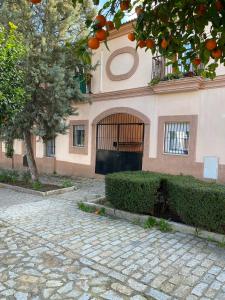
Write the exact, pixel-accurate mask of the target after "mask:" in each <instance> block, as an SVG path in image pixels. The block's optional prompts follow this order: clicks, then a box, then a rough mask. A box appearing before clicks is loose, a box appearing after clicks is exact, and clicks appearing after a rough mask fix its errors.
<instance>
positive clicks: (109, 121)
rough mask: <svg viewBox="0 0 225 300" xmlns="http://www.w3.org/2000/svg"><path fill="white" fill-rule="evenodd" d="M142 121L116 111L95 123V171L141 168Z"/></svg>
mask: <svg viewBox="0 0 225 300" xmlns="http://www.w3.org/2000/svg"><path fill="white" fill-rule="evenodd" d="M143 148H144V123H143V122H142V121H141V120H140V119H139V118H137V117H135V116H132V115H129V114H126V113H118V114H113V115H110V116H108V117H106V118H104V119H103V120H101V121H100V122H99V123H98V124H97V135H96V167H95V172H96V173H97V174H108V173H113V172H119V171H137V170H141V169H142V157H143Z"/></svg>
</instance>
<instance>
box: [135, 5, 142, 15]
mask: <svg viewBox="0 0 225 300" xmlns="http://www.w3.org/2000/svg"><path fill="white" fill-rule="evenodd" d="M135 12H136V14H137V16H140V15H141V14H143V12H144V9H143V8H142V7H141V6H137V7H135Z"/></svg>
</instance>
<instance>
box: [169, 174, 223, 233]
mask: <svg viewBox="0 0 225 300" xmlns="http://www.w3.org/2000/svg"><path fill="white" fill-rule="evenodd" d="M184 177H185V176H184ZM167 188H168V203H169V208H170V209H171V210H172V211H174V212H175V213H176V214H177V215H178V216H179V217H180V218H181V220H182V221H183V222H184V223H186V224H189V225H193V226H195V227H198V228H205V229H207V230H209V231H216V232H220V233H225V186H223V185H219V184H216V183H209V182H203V181H199V180H190V181H188V180H186V179H185V178H184V179H182V178H177V177H174V178H172V177H171V178H169V179H168V183H167Z"/></svg>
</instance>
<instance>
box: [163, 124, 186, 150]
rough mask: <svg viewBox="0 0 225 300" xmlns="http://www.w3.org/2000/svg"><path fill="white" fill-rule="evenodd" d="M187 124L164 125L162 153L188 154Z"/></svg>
mask: <svg viewBox="0 0 225 300" xmlns="http://www.w3.org/2000/svg"><path fill="white" fill-rule="evenodd" d="M189 132H190V124H189V123H181V122H179V123H166V124H165V131H164V153H171V154H180V155H187V154H188V144H189Z"/></svg>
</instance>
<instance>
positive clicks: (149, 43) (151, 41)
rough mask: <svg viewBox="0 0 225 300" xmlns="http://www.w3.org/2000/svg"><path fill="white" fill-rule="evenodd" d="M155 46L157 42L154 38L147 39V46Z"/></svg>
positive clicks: (150, 47)
mask: <svg viewBox="0 0 225 300" xmlns="http://www.w3.org/2000/svg"><path fill="white" fill-rule="evenodd" d="M154 46H155V42H154V41H153V40H152V39H147V40H146V47H147V48H149V49H152V48H153V47H154Z"/></svg>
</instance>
